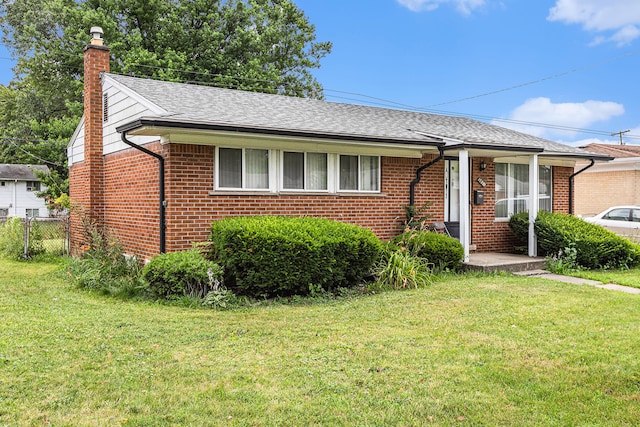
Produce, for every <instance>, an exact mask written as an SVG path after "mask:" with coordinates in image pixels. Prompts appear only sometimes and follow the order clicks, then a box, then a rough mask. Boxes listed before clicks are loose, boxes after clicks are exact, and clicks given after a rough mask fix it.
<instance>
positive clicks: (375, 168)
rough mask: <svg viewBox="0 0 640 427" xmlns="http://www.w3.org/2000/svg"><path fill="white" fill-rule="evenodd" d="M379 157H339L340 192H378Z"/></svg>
mask: <svg viewBox="0 0 640 427" xmlns="http://www.w3.org/2000/svg"><path fill="white" fill-rule="evenodd" d="M379 190H380V157H378V156H340V191H369V192H373V191H379Z"/></svg>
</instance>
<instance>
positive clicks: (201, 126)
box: [116, 117, 445, 147]
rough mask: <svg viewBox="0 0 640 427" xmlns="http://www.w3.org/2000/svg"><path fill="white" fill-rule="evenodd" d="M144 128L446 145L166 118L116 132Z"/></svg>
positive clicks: (433, 143)
mask: <svg viewBox="0 0 640 427" xmlns="http://www.w3.org/2000/svg"><path fill="white" fill-rule="evenodd" d="M143 128H156V129H157V128H167V129H186V130H202V131H223V132H239V133H247V134H262V135H271V136H274V135H275V136H278V135H281V136H285V137H300V138H317V139H331V140H344V141H363V142H378V143H402V144H411V145H417V146H424V147H442V146H444V145H445V143H444V142H443V141H441V140H435V139H433V140H407V139H400V138H385V137H377V136H369V135H354V134H344V133H326V132H314V131H304V130H291V129H280V128H268V127H255V126H243V125H238V124H229V123H214V122H197V121H183V120H171V119H166V118H145V117H143V118H139V119H136V120H134V121H131V122H129V123H126V124H124V125H122V126H118V127H117V128H116V131H117V132H119V133H122V132H127V133H129V132H132V131H135V130H140V129H143Z"/></svg>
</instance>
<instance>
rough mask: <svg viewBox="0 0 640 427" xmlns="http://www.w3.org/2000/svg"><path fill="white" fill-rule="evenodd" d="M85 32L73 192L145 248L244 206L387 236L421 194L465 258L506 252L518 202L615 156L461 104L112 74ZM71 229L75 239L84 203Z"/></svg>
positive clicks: (558, 200)
mask: <svg viewBox="0 0 640 427" xmlns="http://www.w3.org/2000/svg"><path fill="white" fill-rule="evenodd" d="M92 34H93V40H92V41H91V44H89V45H88V46H87V47H86V48H85V59H84V61H85V62H84V100H85V106H84V116H83V118H82V120H81V122H80V124H79V125H78V127H77V129H76V132H75V133H74V135H73V137H72V138H71V141H70V143H69V146H68V157H69V167H70V172H69V175H70V196H71V199H72V202H73V203H74V204H75V206H76V207H78V208H79V211H81V212H83V215H87V216H88V217H90V218H92V219H94V220H95V221H97V222H99V223H100V224H102V225H104V226H105V227H106V228H107V229H108V230H110V232H112V233H114V234H115V235H116V236H117V237H118V239H119V240H120V242H121V243H122V244H123V246H124V248H125V249H126V250H127V251H128V252H129V253H133V254H137V255H138V256H141V257H143V258H145V259H149V258H151V257H152V256H154V255H155V254H158V253H159V252H162V251H166V252H171V251H179V250H185V249H188V248H190V247H191V246H192V244H193V243H194V242H199V241H204V240H206V239H207V237H208V234H209V229H210V224H211V223H212V222H213V221H215V220H217V219H220V218H224V217H228V216H235V215H264V214H274V215H297V216H305V215H307V216H319V217H326V218H330V219H334V220H338V221H344V222H348V223H353V224H358V225H361V226H364V227H368V228H370V229H371V230H372V231H373V232H374V233H375V234H376V235H378V236H379V237H380V238H381V239H390V238H392V237H394V236H395V235H397V234H399V232H400V231H401V224H402V220H403V219H404V209H403V207H404V206H407V205H409V204H413V205H414V206H417V207H420V206H423V205H425V203H427V202H429V203H430V206H429V207H428V213H429V214H430V215H431V217H432V218H433V221H444V222H446V223H447V224H448V225H449V227H450V229H451V230H455V232H456V234H457V236H459V239H460V241H461V243H462V244H463V246H464V249H465V257H466V258H468V255H469V252H470V251H472V250H476V251H481V252H487V251H495V252H512V251H513V249H514V241H513V234H512V232H511V230H510V229H509V227H508V223H507V220H508V218H509V216H510V215H511V214H512V213H514V212H517V211H520V210H523V209H527V208H532V209H530V210H531V212H533V213H534V214H533V215H535V213H536V212H537V211H538V207H540V208H541V209H546V210H553V211H559V212H568V211H569V206H570V198H569V187H570V181H571V179H570V177H571V176H572V174H573V173H574V170H573V168H574V165H575V163H576V160H579V159H594V160H606V159H607V157H606V156H601V155H598V154H593V153H589V152H585V151H583V150H580V149H578V148H574V147H569V146H566V145H563V144H558V143H555V142H552V141H548V140H544V139H540V138H537V137H533V136H530V135H526V134H523V133H519V132H515V131H512V130H508V129H504V128H501V127H498V126H493V125H490V124H486V123H482V122H478V121H474V120H470V119H467V118H462V117H449V116H442V115H434V114H424V113H417V112H410V111H400V110H391V109H383V108H374V107H367V106H360V105H349V104H339V103H331V102H324V101H318V100H311V99H301V98H294V97H286V96H279V95H269V94H262V93H254V92H244V91H239V90H229V89H221V88H216V87H206V86H198V85H190V84H181V83H168V82H163V81H155V80H148V79H139V78H133V77H125V76H121V75H115V74H110V73H109V60H110V58H109V48H108V47H106V46H104V45H103V42H102V31H101V29H99V28H92ZM71 233H72V234H71V240H72V247H74V246H75V248H76V249H77V248H78V247H79V245H80V244H81V243H82V241H83V231H82V226H81V221H80V218H79V215H78V214H77V213H76V214H75V215H72V229H71ZM531 240H532V241H531V242H530V243H529V247H530V250H529V253H530V255H532V256H533V255H535V247H536V245H535V238H532V239H531Z"/></svg>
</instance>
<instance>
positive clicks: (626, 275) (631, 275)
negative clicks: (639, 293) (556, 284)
mask: <svg viewBox="0 0 640 427" xmlns="http://www.w3.org/2000/svg"><path fill="white" fill-rule="evenodd" d="M569 274H570V275H572V276H575V277H582V278H584V279H591V280H597V281H599V282H602V283H615V284H617V285H623V286H631V287H634V288H640V267H636V268H632V269H628V270H584V271H571V272H570V273H569Z"/></svg>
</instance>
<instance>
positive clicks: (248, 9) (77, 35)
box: [0, 0, 331, 184]
mask: <svg viewBox="0 0 640 427" xmlns="http://www.w3.org/2000/svg"><path fill="white" fill-rule="evenodd" d="M92 26H101V27H102V28H103V30H104V32H105V34H104V38H105V41H106V44H108V45H109V47H110V48H111V56H112V65H111V71H112V72H114V73H126V74H134V75H136V76H140V77H150V78H156V79H161V80H171V81H190V82H200V83H206V84H212V85H216V86H223V87H231V88H237V89H243V90H250V91H260V92H269V93H279V94H285V95H292V96H300V97H311V98H322V88H321V86H320V84H319V83H318V81H317V80H316V79H315V78H314V77H313V75H312V74H311V71H312V70H313V69H315V68H318V67H319V66H320V60H321V59H322V58H323V57H325V56H326V55H327V54H328V53H330V51H331V43H330V42H317V41H315V28H314V26H313V25H312V24H311V23H310V22H309V21H308V19H307V17H306V16H305V15H304V13H303V12H302V11H301V10H300V9H299V8H298V7H297V6H296V5H295V4H293V3H292V1H291V0H182V1H178V0H0V30H2V32H3V38H2V40H3V42H4V43H5V45H6V46H7V47H8V48H9V50H10V52H11V53H12V55H13V57H14V58H16V59H17V64H16V66H15V68H14V74H15V78H14V80H13V81H12V82H11V84H10V85H9V86H8V87H5V86H1V85H0V162H5V163H9V162H14V163H15V162H17V161H26V162H27V163H34V158H33V157H32V156H29V155H28V154H26V153H25V152H30V153H32V154H35V155H36V156H37V157H39V158H41V159H44V160H47V161H48V162H51V164H48V165H49V167H50V168H51V167H53V169H54V170H56V171H57V172H58V175H59V177H60V178H62V179H64V178H66V175H67V171H66V166H65V165H66V159H65V151H64V146H65V145H66V142H67V141H68V140H69V138H70V137H71V135H72V134H73V131H74V128H75V126H76V125H77V123H78V122H79V119H80V116H81V115H82V67H83V52H82V47H83V46H84V45H86V44H87V42H88V38H89V35H88V30H89V29H90V27H92ZM27 157H30V158H28V159H27ZM38 163H42V161H40V162H38ZM60 184H62V183H60Z"/></svg>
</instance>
